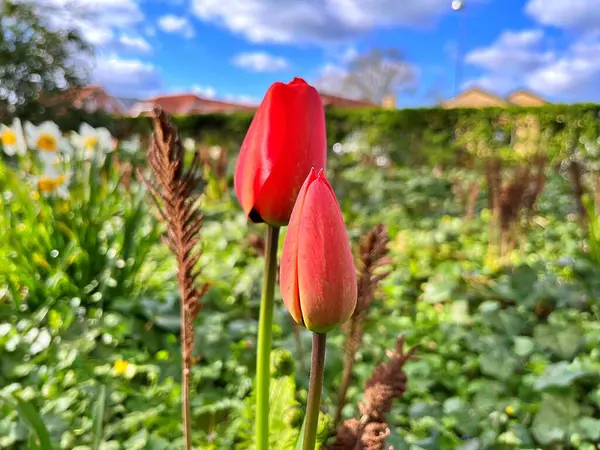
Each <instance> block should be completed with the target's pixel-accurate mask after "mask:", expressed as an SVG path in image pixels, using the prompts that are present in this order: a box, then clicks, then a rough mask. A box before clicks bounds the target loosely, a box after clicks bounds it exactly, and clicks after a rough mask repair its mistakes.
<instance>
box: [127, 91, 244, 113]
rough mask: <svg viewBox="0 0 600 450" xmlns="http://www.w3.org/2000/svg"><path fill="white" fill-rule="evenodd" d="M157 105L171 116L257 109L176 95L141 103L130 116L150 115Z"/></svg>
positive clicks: (134, 105) (132, 109) (162, 96)
mask: <svg viewBox="0 0 600 450" xmlns="http://www.w3.org/2000/svg"><path fill="white" fill-rule="evenodd" d="M155 105H156V106H160V107H161V108H162V110H163V111H165V112H166V113H167V114H171V115H192V114H210V113H233V112H240V111H254V110H255V109H256V107H255V106H252V105H244V104H240V103H231V102H222V101H218V100H211V99H207V98H202V97H199V96H198V95H196V94H174V95H160V96H157V97H152V98H149V99H147V100H143V101H139V102H137V103H135V104H133V105H132V106H131V108H130V109H129V114H130V115H131V116H134V117H136V116H140V115H145V114H148V113H150V112H151V111H152V109H153V108H154V106H155Z"/></svg>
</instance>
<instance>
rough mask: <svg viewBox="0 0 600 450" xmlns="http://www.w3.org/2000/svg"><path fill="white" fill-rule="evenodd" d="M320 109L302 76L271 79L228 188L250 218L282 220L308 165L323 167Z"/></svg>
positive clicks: (279, 222)
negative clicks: (275, 80)
mask: <svg viewBox="0 0 600 450" xmlns="http://www.w3.org/2000/svg"><path fill="white" fill-rule="evenodd" d="M326 154H327V141H326V130H325V113H324V110H323V105H322V101H321V98H320V96H319V94H318V92H317V91H316V90H315V89H314V88H313V87H312V86H310V85H308V84H307V83H306V82H305V81H304V80H301V79H294V80H293V81H292V82H290V83H289V84H284V83H275V84H273V85H272V86H271V87H270V88H269V90H268V91H267V94H266V95H265V98H264V99H263V101H262V103H261V105H260V107H259V108H258V111H257V112H256V115H255V117H254V119H253V120H252V123H251V125H250V128H249V130H248V133H247V134H246V138H245V139H244V142H243V144H242V147H241V150H240V155H239V157H238V161H237V164H236V169H235V176H234V188H235V193H236V196H237V197H238V199H239V201H240V204H241V205H242V208H243V209H244V212H245V213H246V215H248V216H250V219H251V220H253V221H254V222H263V221H266V222H268V223H269V224H271V225H274V226H282V225H286V224H287V223H288V221H289V218H290V214H291V211H292V209H293V207H294V203H295V201H296V197H297V195H298V192H299V190H300V186H301V185H302V183H303V181H304V180H305V178H306V176H307V175H308V172H309V170H310V168H311V167H312V166H315V167H325V163H326Z"/></svg>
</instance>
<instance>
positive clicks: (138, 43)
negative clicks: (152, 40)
mask: <svg viewBox="0 0 600 450" xmlns="http://www.w3.org/2000/svg"><path fill="white" fill-rule="evenodd" d="M119 43H120V44H121V45H122V46H123V47H124V48H125V49H127V50H133V51H137V52H140V53H149V52H151V51H152V46H151V45H150V44H149V43H148V41H147V40H145V39H144V38H143V37H141V36H129V35H127V34H122V35H121V37H120V38H119Z"/></svg>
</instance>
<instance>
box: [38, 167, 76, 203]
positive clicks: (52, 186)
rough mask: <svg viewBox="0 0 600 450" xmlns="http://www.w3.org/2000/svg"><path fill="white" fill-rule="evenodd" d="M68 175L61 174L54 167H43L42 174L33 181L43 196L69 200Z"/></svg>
mask: <svg viewBox="0 0 600 450" xmlns="http://www.w3.org/2000/svg"><path fill="white" fill-rule="evenodd" d="M70 180H71V174H70V173H63V172H60V171H59V170H57V169H56V167H55V166H52V165H50V166H44V172H43V173H42V175H40V176H39V177H36V178H35V179H34V181H35V184H36V187H37V188H38V190H39V191H40V192H41V193H42V194H43V195H45V196H47V197H50V196H57V197H61V198H69V189H68V186H69V181H70Z"/></svg>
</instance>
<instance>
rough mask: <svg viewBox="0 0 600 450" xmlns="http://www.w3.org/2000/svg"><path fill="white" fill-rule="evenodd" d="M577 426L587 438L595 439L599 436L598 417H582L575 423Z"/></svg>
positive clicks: (599, 423)
mask: <svg viewBox="0 0 600 450" xmlns="http://www.w3.org/2000/svg"><path fill="white" fill-rule="evenodd" d="M577 428H578V429H579V430H580V433H581V434H582V435H583V436H584V437H585V438H587V439H591V440H597V439H598V438H599V437H600V419H593V418H591V417H582V418H581V419H579V422H578V423H577Z"/></svg>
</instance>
